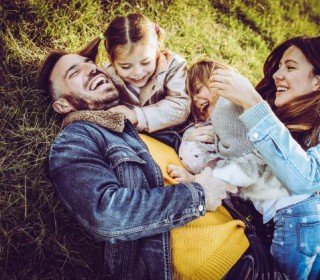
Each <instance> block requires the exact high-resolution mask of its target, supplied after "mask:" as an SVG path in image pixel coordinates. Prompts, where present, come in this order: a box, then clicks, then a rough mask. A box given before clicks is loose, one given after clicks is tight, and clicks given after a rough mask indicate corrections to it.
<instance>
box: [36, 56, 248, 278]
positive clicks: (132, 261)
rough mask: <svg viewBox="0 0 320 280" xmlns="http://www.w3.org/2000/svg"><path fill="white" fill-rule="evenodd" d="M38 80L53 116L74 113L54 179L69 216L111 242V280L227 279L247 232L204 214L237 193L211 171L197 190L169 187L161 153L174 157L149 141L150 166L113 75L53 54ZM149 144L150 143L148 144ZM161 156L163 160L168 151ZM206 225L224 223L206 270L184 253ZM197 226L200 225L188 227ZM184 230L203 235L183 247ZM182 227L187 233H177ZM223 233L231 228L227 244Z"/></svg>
mask: <svg viewBox="0 0 320 280" xmlns="http://www.w3.org/2000/svg"><path fill="white" fill-rule="evenodd" d="M40 81H41V84H42V86H43V87H44V88H45V89H46V90H48V91H49V92H50V93H51V95H52V101H53V103H52V106H53V109H54V110H55V111H56V112H57V113H59V114H64V115H67V116H66V117H65V119H64V122H63V127H64V128H63V130H62V132H61V133H60V134H59V135H58V137H57V138H56V140H55V141H54V143H53V145H52V148H51V151H50V156H49V165H50V175H51V178H52V181H53V183H54V185H55V186H56V188H57V191H58V193H59V196H60V198H61V200H62V202H63V204H64V205H65V206H66V208H67V209H68V210H69V211H70V212H71V214H72V215H73V216H74V217H75V218H76V219H77V220H78V221H79V222H80V223H81V224H82V225H83V227H84V228H85V229H86V230H88V231H89V232H90V233H91V234H92V235H93V236H94V237H95V238H96V239H97V240H99V241H105V254H104V257H105V264H104V276H105V277H106V278H108V279H172V278H173V276H174V275H175V276H177V277H178V276H179V275H180V276H181V275H183V274H184V273H186V275H188V273H189V272H185V271H186V270H188V269H189V268H190V267H192V268H193V270H194V271H196V273H197V274H196V275H198V276H199V275H202V276H203V277H204V278H202V279H206V277H207V276H206V274H208V273H209V272H210V274H209V275H211V276H212V275H219V276H214V277H212V279H214V278H215V277H220V276H221V277H222V276H224V274H225V273H226V272H227V271H228V270H229V269H230V268H231V267H232V266H233V264H234V263H235V262H236V261H237V260H238V259H239V258H240V256H241V255H242V254H243V252H244V251H245V250H246V249H247V248H248V241H247V239H246V237H245V234H244V230H243V228H244V226H243V225H242V223H241V222H240V221H234V220H232V218H231V217H230V216H229V214H228V213H227V211H225V210H223V209H222V210H220V212H219V213H220V214H217V215H216V216H214V215H213V214H212V215H211V216H210V215H209V214H208V213H207V214H208V215H207V214H206V210H207V211H214V210H215V209H216V208H217V206H218V205H220V204H221V199H223V198H224V197H225V196H226V191H233V192H235V191H236V190H235V189H234V188H233V187H231V186H228V185H227V184H226V183H224V182H222V181H219V180H217V179H215V178H214V177H212V175H211V172H210V171H208V170H205V171H204V172H202V173H201V174H199V175H197V176H196V180H195V182H194V183H188V184H184V183H179V184H175V185H173V186H169V187H164V183H163V176H164V177H165V176H166V174H165V170H163V169H164V168H163V167H162V170H160V168H159V166H158V165H157V164H156V163H155V161H154V159H155V158H156V157H157V158H158V161H161V160H159V155H163V154H164V155H166V154H167V153H168V155H169V153H170V151H169V150H166V149H167V148H166V147H165V145H164V144H161V143H160V142H152V140H151V142H152V143H151V144H152V145H153V146H152V145H151V144H150V143H149V144H150V145H149V144H147V146H148V148H149V149H150V151H151V150H152V149H153V151H156V152H155V153H154V154H153V156H154V159H153V158H152V156H151V155H150V153H149V150H148V148H147V146H146V144H145V143H144V142H142V140H141V138H140V137H139V135H138V134H137V133H136V131H135V129H134V127H133V126H132V125H131V123H130V122H129V121H128V120H125V119H124V115H123V114H120V113H117V112H114V111H112V108H114V107H115V106H117V105H118V100H119V93H118V91H117V89H116V88H115V87H114V85H113V84H112V82H111V80H110V78H109V77H108V76H107V74H106V72H105V71H104V70H103V69H102V68H99V67H97V66H96V65H95V64H94V63H93V62H92V61H90V59H88V58H86V57H83V56H80V55H78V54H68V53H65V52H52V53H51V54H50V55H49V56H48V57H47V59H46V60H45V62H44V64H43V67H42V69H41V71H40ZM141 137H142V136H141ZM143 139H144V140H145V141H147V142H148V141H150V139H151V138H150V139H149V138H146V137H144V138H143ZM161 145H162V146H161ZM158 147H160V148H159V149H158ZM162 149H163V151H164V150H166V152H164V153H161V150H162ZM221 208H222V207H220V208H219V209H221ZM215 213H218V211H217V212H215ZM205 214H206V215H205ZM204 215H205V217H203V216H204ZM219 215H220V216H219ZM209 216H210V217H209ZM199 217H203V218H200V219H197V218H199ZM219 217H220V218H219ZM207 218H208V219H211V223H212V226H215V225H216V224H217V223H218V222H217V221H218V220H219V219H220V220H219V223H220V224H219V226H220V229H222V231H220V232H219V229H218V227H217V229H215V230H217V231H216V236H215V235H214V236H213V237H212V238H213V241H211V239H208V240H209V241H208V242H207V243H212V244H213V243H217V244H216V245H214V246H215V247H214V248H213V247H212V252H208V251H207V247H208V248H211V245H212V244H207V243H205V245H201V246H199V250H206V253H208V256H209V257H210V261H212V263H210V262H209V261H208V266H210V267H209V268H206V266H204V264H203V263H202V262H203V261H202V259H201V258H202V257H201V258H200V257H199V258H198V255H197V257H194V259H192V256H193V255H192V253H191V252H190V254H191V255H190V256H189V255H188V254H189V251H187V253H184V255H179V254H178V251H179V252H183V250H184V249H185V248H189V247H188V246H189V245H190V244H189V243H191V245H192V244H193V240H197V239H199V241H201V240H206V239H205V238H206V237H207V236H209V234H207V233H205V234H204V237H203V238H204V239H202V238H201V237H200V235H199V234H201V233H202V232H203V231H201V227H202V226H203V224H204V225H205V224H206V223H207V222H206V221H207V220H206V219H207ZM193 220H195V221H194V222H199V223H200V224H193V223H194V222H191V223H188V222H190V221H193ZM187 223H188V225H191V226H192V225H194V226H195V227H197V226H198V228H197V230H199V225H200V231H197V232H198V235H192V231H190V230H189V233H188V236H191V239H185V244H182V245H181V243H179V241H181V240H182V239H183V238H184V236H186V234H185V232H186V231H187V230H188V229H186V228H185V227H181V226H183V225H185V224H187ZM201 223H202V224H201ZM224 225H228V227H224ZM177 227H181V228H179V229H177V230H173V229H174V228H177ZM226 228H228V230H230V229H231V228H232V229H231V230H230V232H229V231H228V235H225V236H223V235H224V231H225V230H226ZM209 229H210V228H209ZM170 231H172V240H171V242H170V235H169V232H170ZM229 233H230V234H229ZM190 234H191V235H190ZM230 236H231V237H230ZM210 238H211V237H210ZM237 243H239V244H237ZM177 244H178V245H177ZM179 244H180V245H179ZM198 245H199V244H198ZM220 245H223V246H220ZM179 246H180V247H179ZM192 246H193V245H192ZM212 246H213V245H212ZM178 248H180V249H178ZM191 248H193V247H191ZM221 248H223V249H225V248H227V249H228V250H225V251H223V250H221ZM171 251H172V255H171ZM215 252H220V253H219V254H218V253H217V254H215ZM222 252H224V255H222V256H223V257H222V256H221V254H222ZM209 253H210V254H209ZM196 254H197V252H196V253H195V254H194V255H196ZM183 257H185V258H186V260H184V259H183ZM209 257H208V258H209ZM214 258H216V260H215V259H214ZM188 259H191V262H190V263H188ZM219 261H222V262H223V263H222V264H219ZM186 264H187V265H186ZM172 267H174V269H172ZM211 271H213V272H211ZM179 273H180V274H179ZM215 273H216V274H215ZM221 277H220V278H221Z"/></svg>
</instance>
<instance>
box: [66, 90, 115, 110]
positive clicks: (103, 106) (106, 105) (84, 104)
mask: <svg viewBox="0 0 320 280" xmlns="http://www.w3.org/2000/svg"><path fill="white" fill-rule="evenodd" d="M64 98H65V99H66V100H67V101H68V102H69V103H70V104H71V105H72V106H73V107H74V108H75V110H76V111H83V110H108V109H110V108H112V107H114V106H117V105H118V104H119V98H116V99H115V100H112V101H110V97H107V98H105V99H103V100H95V101H93V102H91V103H90V104H89V102H88V101H87V100H85V99H84V98H83V97H80V96H76V95H75V94H71V95H67V96H64Z"/></svg>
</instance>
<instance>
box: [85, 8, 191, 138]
mask: <svg viewBox="0 0 320 280" xmlns="http://www.w3.org/2000/svg"><path fill="white" fill-rule="evenodd" d="M101 41H102V42H103V44H104V47H105V49H106V52H107V55H108V58H109V63H107V64H106V65H105V68H106V70H107V72H108V73H109V75H110V77H111V79H112V80H113V82H114V84H115V85H116V87H117V88H118V89H119V91H120V102H121V103H122V104H124V105H126V106H124V105H120V106H118V107H116V108H115V109H113V110H114V111H118V112H122V113H124V114H125V115H126V117H127V118H128V119H129V120H130V121H131V122H132V123H133V124H134V125H136V127H137V129H138V131H147V132H154V131H157V130H161V129H164V128H168V127H171V126H176V125H179V124H182V123H183V122H185V121H186V120H187V118H188V116H189V114H190V103H191V101H190V98H189V97H188V95H187V93H186V91H185V67H186V60H185V59H184V58H182V57H181V56H179V55H178V54H176V53H174V52H172V51H169V50H163V49H162V46H163V41H164V31H163V29H162V28H160V26H159V25H158V24H156V23H154V22H152V21H150V20H149V19H148V18H147V17H145V16H144V15H142V14H129V15H127V16H119V17H116V18H115V19H114V20H113V21H112V22H111V23H110V24H109V26H108V28H107V29H106V30H105V32H104V33H103V34H101V36H99V38H96V39H94V40H93V41H91V42H90V43H89V45H88V46H87V47H86V48H85V50H84V51H83V52H82V53H81V54H86V55H87V54H88V51H89V52H90V57H93V58H95V57H96V55H97V52H98V46H99V43H100V42H101Z"/></svg>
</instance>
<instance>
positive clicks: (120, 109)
mask: <svg viewBox="0 0 320 280" xmlns="http://www.w3.org/2000/svg"><path fill="white" fill-rule="evenodd" d="M110 111H112V112H116V113H122V114H124V115H125V116H126V118H127V119H128V120H129V121H130V122H131V123H132V124H133V125H136V124H137V122H138V119H137V114H136V112H135V111H134V110H133V109H130V108H128V107H126V106H124V105H118V106H115V107H113V108H111V109H110Z"/></svg>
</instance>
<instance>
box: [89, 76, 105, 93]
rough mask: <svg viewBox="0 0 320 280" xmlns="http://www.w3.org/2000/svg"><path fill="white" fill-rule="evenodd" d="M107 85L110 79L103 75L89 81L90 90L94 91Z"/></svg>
mask: <svg viewBox="0 0 320 280" xmlns="http://www.w3.org/2000/svg"><path fill="white" fill-rule="evenodd" d="M106 83H108V79H107V77H106V76H104V75H102V74H99V75H97V76H94V77H93V78H92V79H90V80H89V90H90V91H94V90H96V89H98V88H99V87H100V86H102V85H104V84H106Z"/></svg>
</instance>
